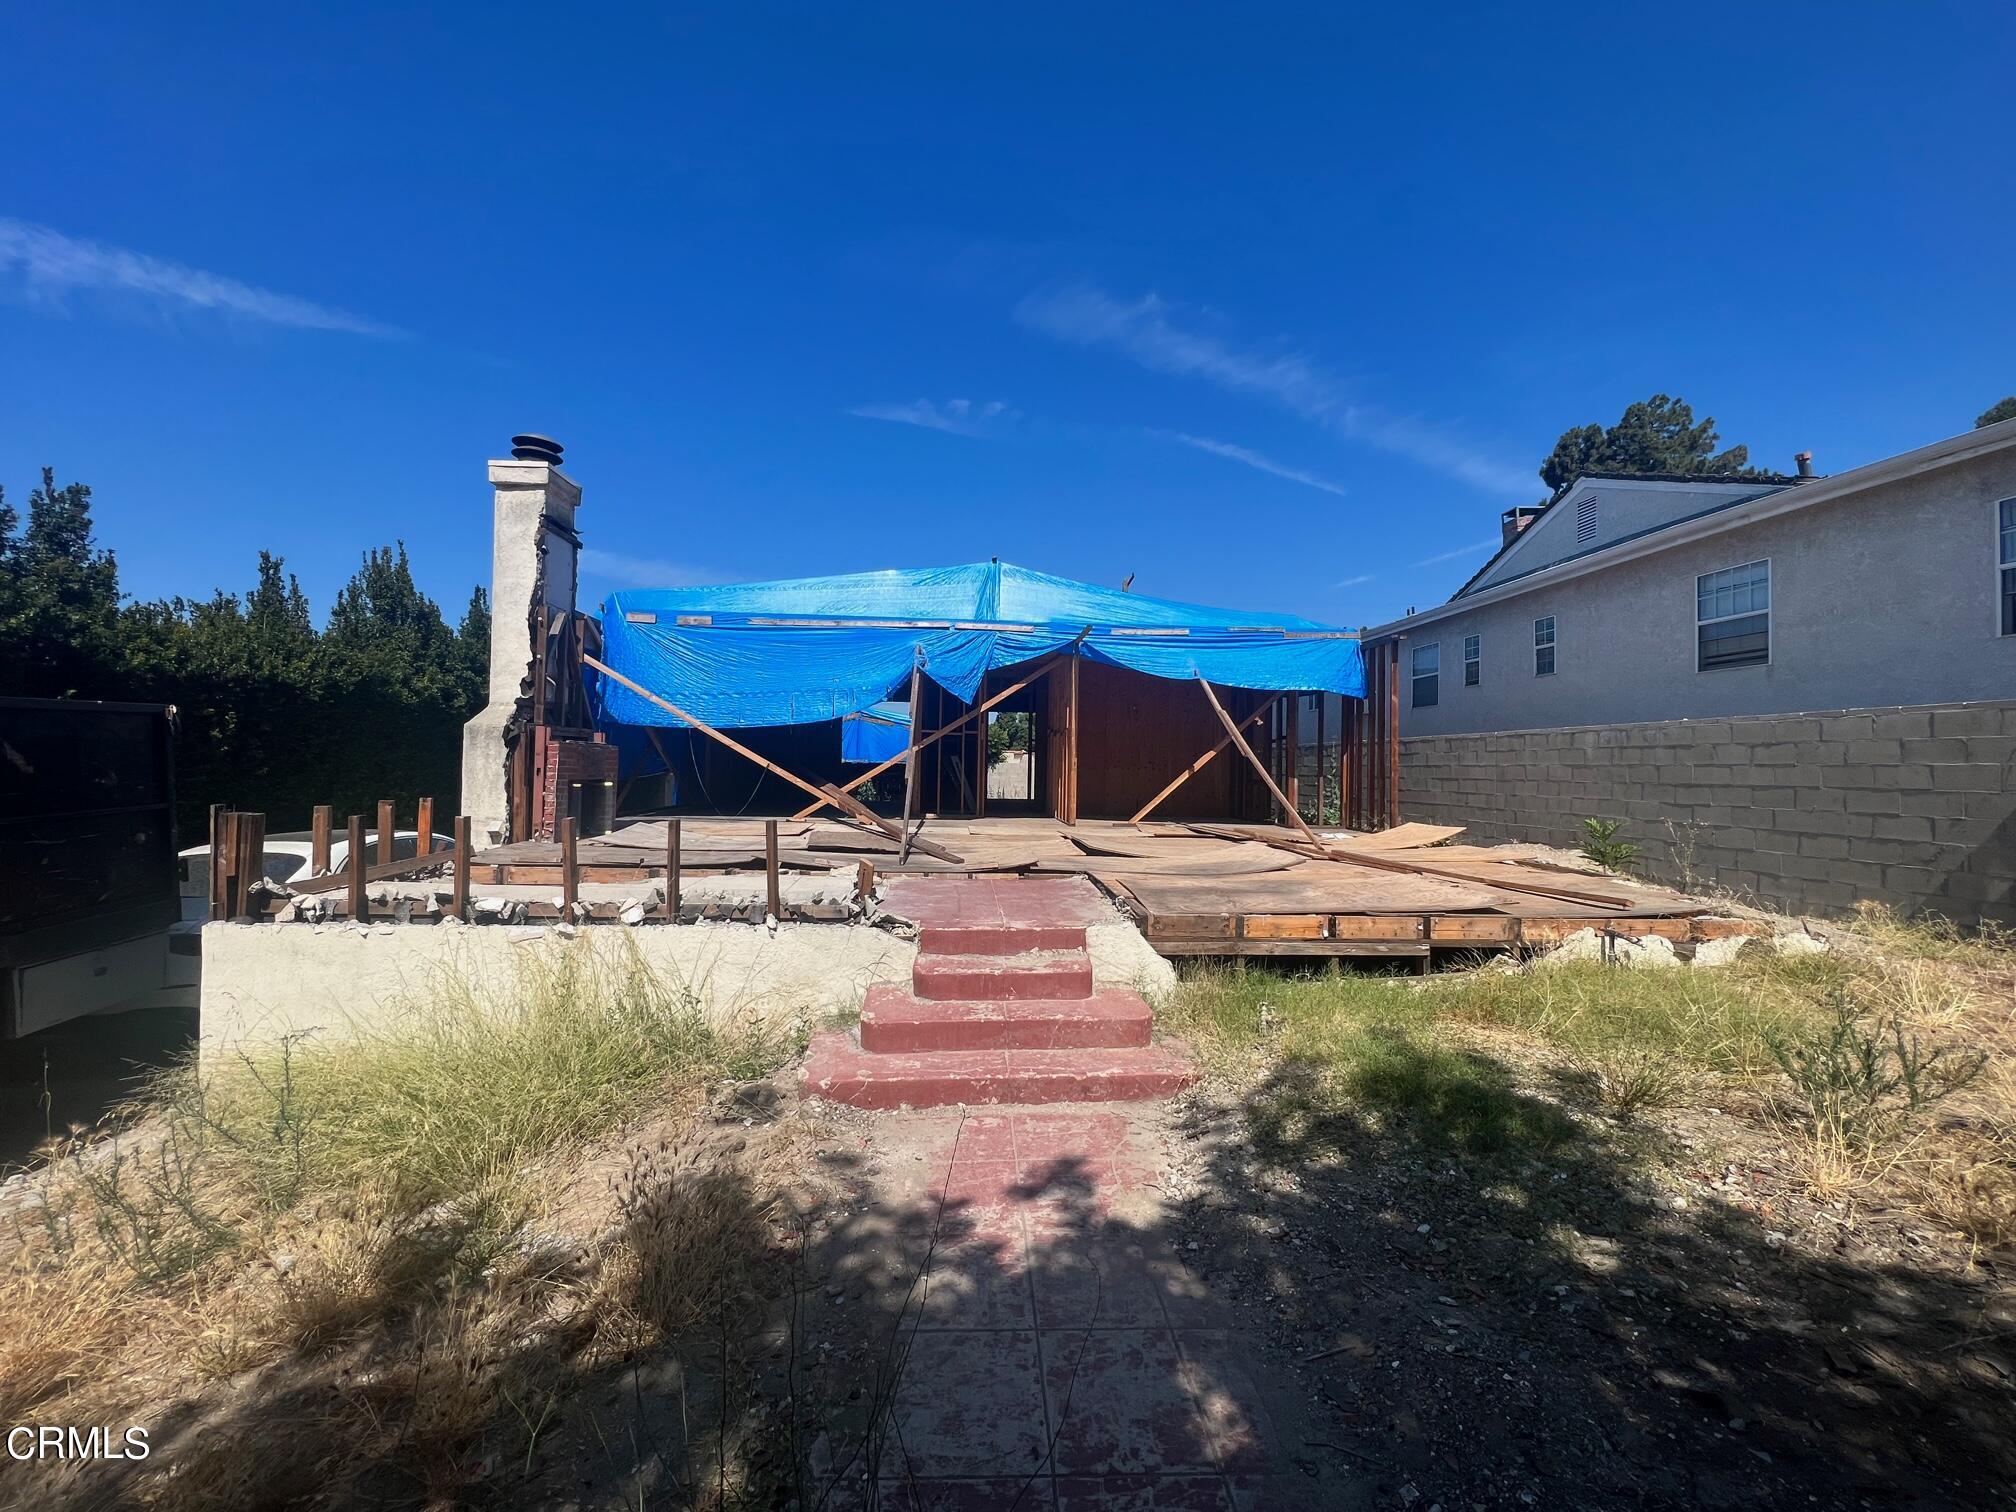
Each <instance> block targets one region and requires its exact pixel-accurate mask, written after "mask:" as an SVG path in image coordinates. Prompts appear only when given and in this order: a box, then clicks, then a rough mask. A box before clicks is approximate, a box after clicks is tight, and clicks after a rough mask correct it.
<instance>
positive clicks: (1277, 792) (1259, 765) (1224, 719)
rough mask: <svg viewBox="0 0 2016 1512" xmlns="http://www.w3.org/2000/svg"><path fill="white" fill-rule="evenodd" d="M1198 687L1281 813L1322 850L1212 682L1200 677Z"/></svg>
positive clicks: (1312, 843) (1314, 834) (1320, 844)
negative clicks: (1241, 732) (1228, 710)
mask: <svg viewBox="0 0 2016 1512" xmlns="http://www.w3.org/2000/svg"><path fill="white" fill-rule="evenodd" d="M1197 686H1198V687H1200V688H1202V689H1203V690H1204V696H1205V697H1206V698H1207V699H1209V700H1210V702H1211V712H1212V713H1213V714H1216V715H1217V716H1218V722H1219V723H1220V724H1222V725H1223V726H1225V731H1226V733H1227V734H1229V735H1230V736H1231V737H1232V743H1233V744H1234V745H1236V746H1237V747H1239V754H1240V755H1242V756H1244V757H1245V758H1246V759H1247V760H1248V761H1250V762H1251V763H1253V770H1254V771H1256V772H1258V773H1259V774H1260V780H1261V781H1262V782H1264V783H1266V784H1267V791H1268V792H1270V793H1272V794H1273V795H1274V801H1275V802H1276V803H1278V804H1280V805H1281V811H1282V812H1283V813H1284V814H1286V815H1287V816H1288V817H1289V818H1290V819H1291V820H1292V821H1294V824H1295V827H1296V828H1297V829H1299V830H1300V831H1302V833H1303V835H1305V836H1306V837H1307V838H1308V841H1309V843H1310V844H1311V845H1313V846H1315V847H1316V848H1317V849H1318V850H1321V849H1322V843H1321V842H1320V841H1319V840H1317V838H1316V832H1315V831H1314V830H1312V829H1310V828H1309V826H1308V825H1306V824H1304V823H1303V822H1302V816H1301V815H1300V814H1298V813H1296V812H1295V810H1294V807H1293V806H1292V805H1291V804H1290V803H1289V802H1288V796H1287V794H1285V793H1283V792H1282V791H1281V789H1280V788H1278V787H1276V786H1275V785H1274V776H1273V774H1272V773H1271V772H1269V771H1268V770H1267V765H1266V763H1265V762H1263V761H1262V760H1261V759H1260V758H1259V757H1258V756H1255V755H1254V754H1253V747H1251V746H1249V745H1248V744H1246V737H1245V736H1244V735H1242V734H1240V733H1239V726H1237V725H1236V724H1234V723H1233V722H1232V716H1231V715H1230V714H1227V713H1226V712H1225V705H1223V704H1221V703H1220V702H1218V695H1217V694H1216V693H1213V692H1212V691H1211V684H1210V681H1209V680H1208V679H1206V678H1202V677H1200V678H1198V679H1197Z"/></svg>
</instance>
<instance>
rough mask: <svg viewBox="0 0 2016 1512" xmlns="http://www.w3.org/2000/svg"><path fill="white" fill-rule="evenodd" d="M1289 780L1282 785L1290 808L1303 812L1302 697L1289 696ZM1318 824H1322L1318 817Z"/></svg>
mask: <svg viewBox="0 0 2016 1512" xmlns="http://www.w3.org/2000/svg"><path fill="white" fill-rule="evenodd" d="M1285 744H1286V746H1287V758H1288V780H1287V781H1286V782H1284V783H1282V784H1281V786H1282V788H1283V789H1284V790H1285V791H1286V792H1287V794H1288V807H1290V808H1292V809H1293V810H1295V812H1296V813H1298V814H1299V813H1301V812H1302V695H1301V694H1300V693H1290V694H1289V695H1288V731H1287V740H1286V742H1285ZM1317 822H1318V823H1321V822H1322V819H1321V816H1320V815H1319V816H1318V819H1317Z"/></svg>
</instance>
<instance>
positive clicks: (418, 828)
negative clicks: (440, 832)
mask: <svg viewBox="0 0 2016 1512" xmlns="http://www.w3.org/2000/svg"><path fill="white" fill-rule="evenodd" d="M433 849H434V800H433V799H432V798H422V799H421V800H420V806H419V807H418V809H416V810H415V811H414V817H413V854H414V855H416V856H424V855H426V854H427V853H428V852H429V851H431V850H433Z"/></svg>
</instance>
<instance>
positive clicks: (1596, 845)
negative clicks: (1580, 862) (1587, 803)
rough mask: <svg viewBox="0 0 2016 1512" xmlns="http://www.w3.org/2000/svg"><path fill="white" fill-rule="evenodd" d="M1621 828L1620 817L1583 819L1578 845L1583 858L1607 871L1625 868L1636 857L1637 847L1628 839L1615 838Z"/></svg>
mask: <svg viewBox="0 0 2016 1512" xmlns="http://www.w3.org/2000/svg"><path fill="white" fill-rule="evenodd" d="M1622 828H1624V821H1623V820H1622V819H1594V818H1591V819H1584V820H1583V821H1582V844H1581V845H1580V847H1578V848H1579V849H1580V850H1581V852H1582V855H1583V857H1584V859H1586V860H1590V861H1593V862H1595V863H1596V864H1597V865H1598V866H1600V867H1602V868H1603V870H1605V871H1607V872H1621V871H1625V870H1627V869H1628V868H1629V867H1630V866H1631V864H1632V862H1634V861H1636V860H1637V859H1638V847H1637V846H1635V845H1633V844H1632V843H1631V842H1630V841H1629V840H1619V839H1618V838H1617V832H1618V831H1619V830H1621V829H1622Z"/></svg>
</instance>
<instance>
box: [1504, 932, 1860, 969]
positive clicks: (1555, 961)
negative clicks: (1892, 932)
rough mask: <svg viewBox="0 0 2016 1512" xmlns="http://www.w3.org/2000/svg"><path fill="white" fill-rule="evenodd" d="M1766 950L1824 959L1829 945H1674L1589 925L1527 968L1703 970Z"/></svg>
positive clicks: (1813, 940)
mask: <svg viewBox="0 0 2016 1512" xmlns="http://www.w3.org/2000/svg"><path fill="white" fill-rule="evenodd" d="M1755 948H1768V949H1770V950H1772V951H1775V952H1776V953H1777V954H1779V955H1781V956H1809V955H1825V954H1827V953H1828V952H1829V951H1830V950H1831V949H1832V947H1831V946H1830V945H1829V944H1828V943H1827V941H1826V940H1824V939H1822V938H1821V937H1820V936H1818V935H1816V934H1813V933H1811V932H1810V931H1806V930H1803V929H1784V930H1776V931H1774V930H1771V929H1768V928H1763V929H1758V930H1755V931H1753V932H1746V933H1738V932H1730V933H1727V934H1719V935H1711V936H1710V937H1708V938H1706V939H1702V940H1697V941H1683V942H1680V943H1678V944H1676V943H1675V942H1674V941H1672V940H1669V939H1667V938H1665V937H1664V936H1663V935H1653V934H1648V935H1644V936H1632V935H1622V934H1615V933H1610V932H1607V931H1604V930H1600V929H1597V928H1595V927H1593V926H1592V927H1591V928H1588V929H1578V930H1576V931H1575V932H1574V933H1573V934H1570V935H1568V936H1566V937H1565V938H1564V939H1562V940H1561V941H1560V942H1559V943H1558V944H1556V945H1554V946H1553V947H1552V948H1551V949H1548V950H1545V951H1541V952H1539V953H1537V954H1536V955H1535V956H1534V957H1533V959H1532V960H1531V962H1530V963H1529V965H1531V966H1533V967H1540V968H1545V967H1548V966H1566V965H1573V964H1576V963H1579V962H1587V961H1601V962H1606V963H1608V964H1611V965H1618V966H1632V967H1641V966H1654V967H1656V966H1692V967H1695V968H1696V969H1701V970H1708V969H1715V968H1719V967H1723V966H1728V965H1731V964H1733V963H1734V962H1735V961H1736V959H1737V958H1738V957H1739V956H1741V955H1742V954H1743V952H1744V951H1745V950H1747V949H1755Z"/></svg>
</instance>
